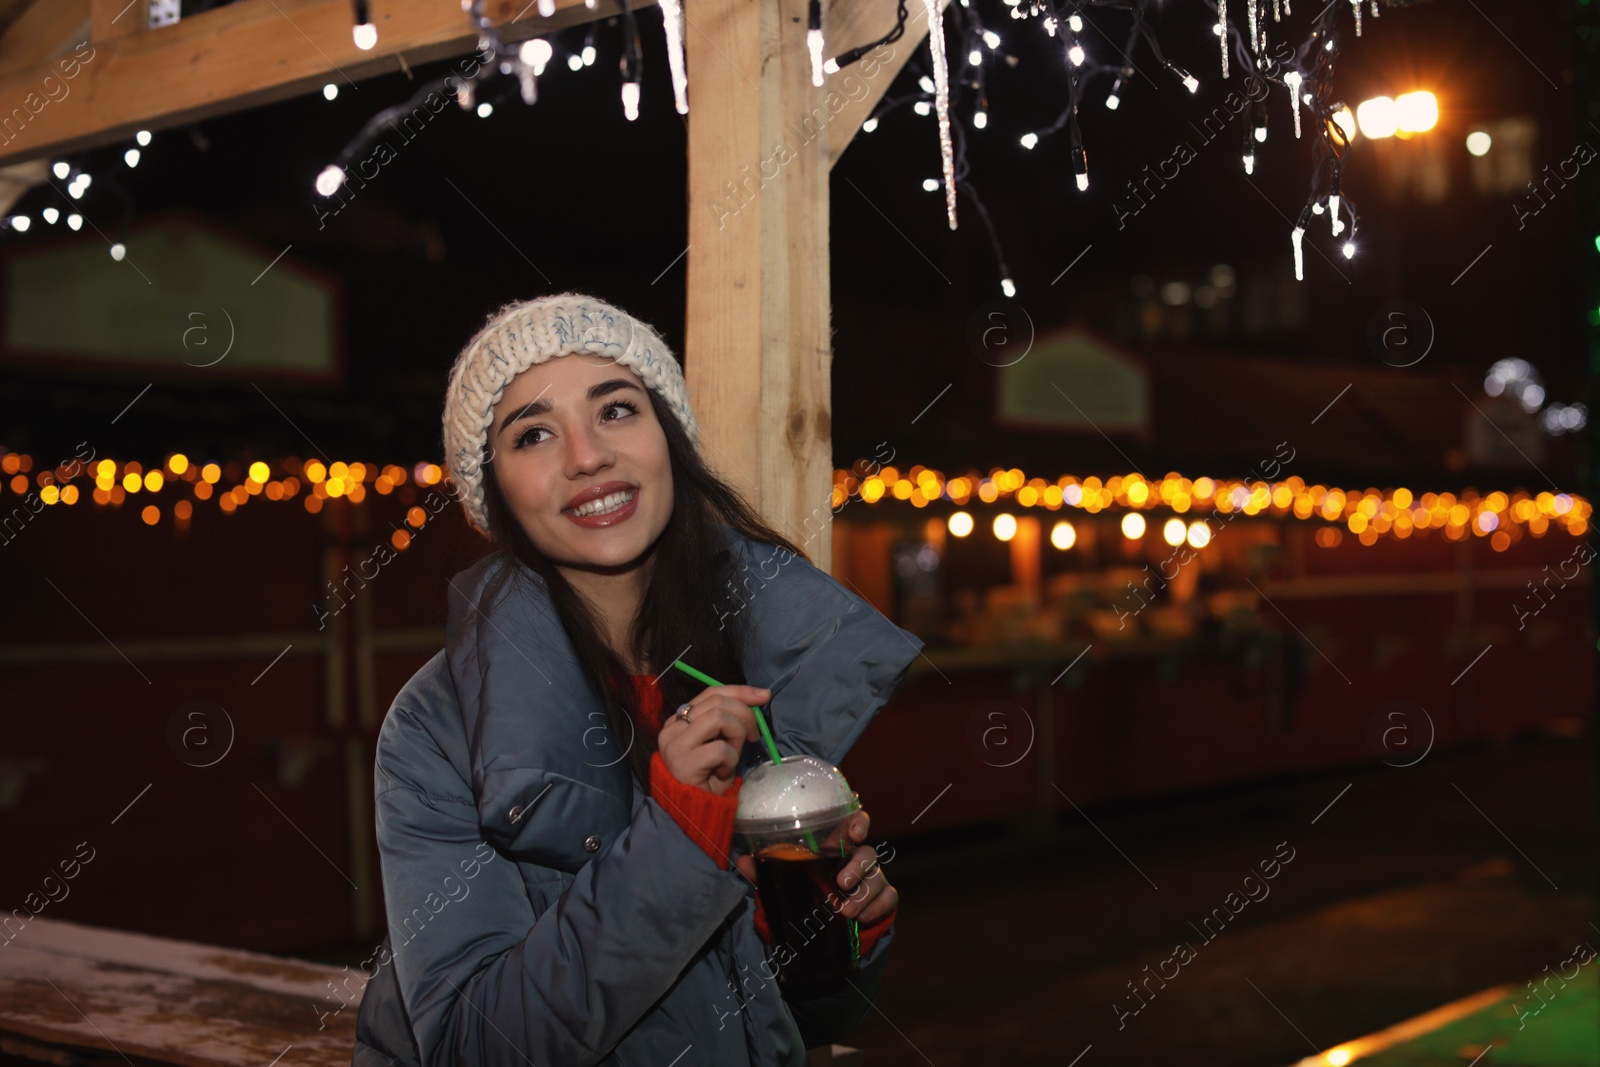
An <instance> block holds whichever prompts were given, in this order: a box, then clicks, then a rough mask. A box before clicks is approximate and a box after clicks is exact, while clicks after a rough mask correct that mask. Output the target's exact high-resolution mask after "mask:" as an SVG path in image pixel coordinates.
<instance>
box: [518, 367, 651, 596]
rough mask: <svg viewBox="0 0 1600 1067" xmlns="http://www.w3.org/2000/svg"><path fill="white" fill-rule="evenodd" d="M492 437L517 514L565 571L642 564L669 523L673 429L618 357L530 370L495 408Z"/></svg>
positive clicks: (621, 569) (615, 570) (618, 569)
mask: <svg viewBox="0 0 1600 1067" xmlns="http://www.w3.org/2000/svg"><path fill="white" fill-rule="evenodd" d="M488 442H489V448H490V450H491V454H492V455H493V457H494V460H493V462H494V471H495V481H496V484H498V485H499V487H500V492H501V494H502V495H503V496H504V498H505V502H506V505H507V508H508V509H509V510H510V512H511V515H512V517H513V518H514V519H515V520H516V521H517V523H518V524H519V525H520V526H521V527H522V530H523V532H524V533H526V534H527V535H528V539H529V540H530V541H532V542H533V545H534V547H535V548H536V549H538V550H539V552H540V553H541V554H542V555H544V556H545V557H546V558H547V559H549V560H550V561H551V563H553V564H555V565H556V566H557V567H559V568H561V569H562V570H563V571H564V572H570V571H577V572H580V573H581V572H596V573H600V574H619V573H626V572H628V571H630V570H634V569H637V568H638V567H639V566H640V565H641V564H642V563H643V562H644V557H645V555H646V553H647V552H648V551H649V550H650V549H651V547H652V546H654V545H655V543H656V540H657V539H658V538H659V537H660V536H661V532H662V530H664V529H666V525H667V519H668V518H669V517H670V516H671V515H672V499H673V496H672V465H671V462H670V460H669V458H668V455H667V438H666V433H665V432H664V431H663V430H662V428H661V423H660V422H659V421H658V420H657V418H656V414H655V409H654V408H653V407H652V406H651V404H650V398H649V395H648V394H647V393H646V390H645V385H644V383H643V382H642V381H640V380H639V377H638V376H637V375H635V374H634V373H633V371H631V370H630V369H628V368H627V367H624V366H619V365H618V364H617V362H616V361H615V360H612V359H607V358H604V357H598V356H592V355H580V354H572V355H566V356H561V357H559V358H557V359H551V360H546V361H545V362H543V363H539V364H536V365H535V366H532V367H529V368H528V369H527V370H525V371H523V372H522V373H521V374H519V375H517V376H516V378H515V379H513V380H512V382H511V384H510V385H508V386H507V387H506V391H505V394H504V395H503V396H502V397H501V398H500V401H499V402H498V403H497V404H495V406H494V421H493V422H492V423H491V424H490V427H489V434H488ZM596 491H598V493H599V495H598V496H596V495H594V494H595V492H596ZM571 577H574V576H573V575H571V574H570V573H569V578H571Z"/></svg>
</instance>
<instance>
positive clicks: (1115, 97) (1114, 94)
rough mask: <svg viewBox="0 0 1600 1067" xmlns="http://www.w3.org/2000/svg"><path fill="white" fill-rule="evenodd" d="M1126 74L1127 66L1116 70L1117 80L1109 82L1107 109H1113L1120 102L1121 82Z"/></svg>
mask: <svg viewBox="0 0 1600 1067" xmlns="http://www.w3.org/2000/svg"><path fill="white" fill-rule="evenodd" d="M1127 76H1128V68H1127V67H1124V68H1122V70H1120V71H1118V72H1117V80H1116V81H1114V82H1112V83H1111V95H1110V96H1107V97H1106V109H1107V110H1109V111H1115V110H1117V107H1118V106H1119V105H1120V104H1121V103H1122V96H1121V95H1120V94H1121V93H1122V82H1123V80H1124V79H1125V78H1127Z"/></svg>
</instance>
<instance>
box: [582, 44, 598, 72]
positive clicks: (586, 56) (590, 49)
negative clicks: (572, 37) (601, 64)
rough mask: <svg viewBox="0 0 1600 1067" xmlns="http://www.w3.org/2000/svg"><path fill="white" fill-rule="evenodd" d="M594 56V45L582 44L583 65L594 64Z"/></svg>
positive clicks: (590, 65) (589, 65)
mask: <svg viewBox="0 0 1600 1067" xmlns="http://www.w3.org/2000/svg"><path fill="white" fill-rule="evenodd" d="M594 57H595V51H594V45H592V44H585V45H584V46H583V65H584V66H586V67H592V66H594Z"/></svg>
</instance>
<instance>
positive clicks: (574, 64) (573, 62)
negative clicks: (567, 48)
mask: <svg viewBox="0 0 1600 1067" xmlns="http://www.w3.org/2000/svg"><path fill="white" fill-rule="evenodd" d="M567 69H568V70H582V69H583V57H582V56H580V55H579V54H578V53H576V52H573V53H572V54H571V55H569V56H567Z"/></svg>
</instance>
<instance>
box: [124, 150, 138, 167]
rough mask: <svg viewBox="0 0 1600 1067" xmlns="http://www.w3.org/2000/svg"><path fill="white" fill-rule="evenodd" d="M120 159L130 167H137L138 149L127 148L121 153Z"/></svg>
mask: <svg viewBox="0 0 1600 1067" xmlns="http://www.w3.org/2000/svg"><path fill="white" fill-rule="evenodd" d="M122 161H123V162H124V163H126V164H127V165H128V166H130V167H137V166H138V165H139V150H138V149H137V148H130V149H128V150H127V151H126V152H124V153H122Z"/></svg>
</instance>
